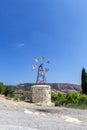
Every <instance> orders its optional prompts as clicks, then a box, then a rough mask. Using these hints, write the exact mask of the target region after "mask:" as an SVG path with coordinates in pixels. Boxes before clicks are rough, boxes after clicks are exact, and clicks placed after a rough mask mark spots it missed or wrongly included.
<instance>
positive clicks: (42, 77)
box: [32, 56, 50, 84]
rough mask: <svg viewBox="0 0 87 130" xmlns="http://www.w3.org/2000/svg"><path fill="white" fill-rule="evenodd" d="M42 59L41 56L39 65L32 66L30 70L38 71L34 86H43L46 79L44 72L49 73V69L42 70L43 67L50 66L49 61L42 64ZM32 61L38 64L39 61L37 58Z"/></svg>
mask: <svg viewBox="0 0 87 130" xmlns="http://www.w3.org/2000/svg"><path fill="white" fill-rule="evenodd" d="M44 59H45V57H44V56H42V57H41V63H40V64H39V65H38V64H37V65H32V69H33V70H35V69H38V72H37V78H36V84H40V83H41V84H45V83H46V77H45V72H48V71H49V68H44V67H43V65H44V64H45V65H47V64H50V61H49V60H48V61H46V62H44ZM34 61H35V62H36V63H38V62H39V59H38V58H34ZM42 61H43V62H44V63H43V62H42Z"/></svg>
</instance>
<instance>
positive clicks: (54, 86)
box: [15, 83, 81, 93]
mask: <svg viewBox="0 0 87 130" xmlns="http://www.w3.org/2000/svg"><path fill="white" fill-rule="evenodd" d="M32 85H35V84H34V83H22V84H18V85H16V87H15V88H16V90H21V91H30V90H31V86H32ZM47 85H50V86H51V90H52V91H53V92H63V93H69V92H72V91H76V92H81V86H80V85H76V84H70V83H47Z"/></svg>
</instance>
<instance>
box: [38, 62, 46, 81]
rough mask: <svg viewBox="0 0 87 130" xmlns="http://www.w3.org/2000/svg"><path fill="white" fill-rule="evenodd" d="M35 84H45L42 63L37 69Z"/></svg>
mask: <svg viewBox="0 0 87 130" xmlns="http://www.w3.org/2000/svg"><path fill="white" fill-rule="evenodd" d="M36 83H46V77H45V71H44V68H43V63H42V64H40V66H39V67H38V74H37V80H36Z"/></svg>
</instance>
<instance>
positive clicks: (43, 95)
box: [31, 85, 51, 104]
mask: <svg viewBox="0 0 87 130" xmlns="http://www.w3.org/2000/svg"><path fill="white" fill-rule="evenodd" d="M31 93H32V102H33V103H41V104H42V103H45V104H49V103H51V86H50V85H33V86H32V87H31Z"/></svg>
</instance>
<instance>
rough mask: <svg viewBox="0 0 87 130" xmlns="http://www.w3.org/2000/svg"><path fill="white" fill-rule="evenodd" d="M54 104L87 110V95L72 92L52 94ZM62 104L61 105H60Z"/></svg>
mask: <svg viewBox="0 0 87 130" xmlns="http://www.w3.org/2000/svg"><path fill="white" fill-rule="evenodd" d="M51 100H52V102H55V106H57V105H58V106H61V105H63V106H66V107H73V108H80V109H81V108H82V109H87V95H85V94H79V93H77V92H72V93H69V94H66V95H65V94H62V93H52V94H51ZM60 104H61V105H60Z"/></svg>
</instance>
